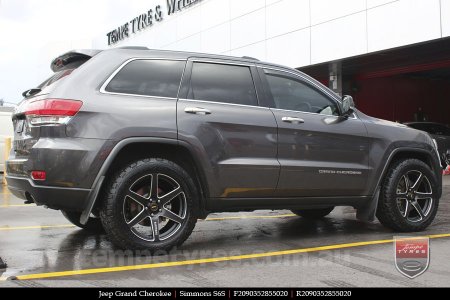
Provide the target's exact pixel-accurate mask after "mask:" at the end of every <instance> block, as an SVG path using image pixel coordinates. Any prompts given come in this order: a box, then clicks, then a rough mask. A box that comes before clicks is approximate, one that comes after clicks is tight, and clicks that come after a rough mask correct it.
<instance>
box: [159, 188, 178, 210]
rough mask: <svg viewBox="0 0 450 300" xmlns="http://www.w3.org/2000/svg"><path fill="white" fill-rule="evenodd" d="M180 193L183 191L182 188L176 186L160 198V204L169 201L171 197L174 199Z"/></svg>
mask: <svg viewBox="0 0 450 300" xmlns="http://www.w3.org/2000/svg"><path fill="white" fill-rule="evenodd" d="M182 193H183V189H182V188H181V187H177V188H176V189H174V190H173V191H171V192H170V193H168V194H166V195H164V196H162V197H161V198H160V201H161V205H163V206H164V205H166V204H167V203H169V202H170V201H172V200H173V199H175V198H176V197H178V196H179V195H181V194H182Z"/></svg>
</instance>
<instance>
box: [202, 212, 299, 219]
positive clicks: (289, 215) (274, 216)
mask: <svg viewBox="0 0 450 300" xmlns="http://www.w3.org/2000/svg"><path fill="white" fill-rule="evenodd" d="M290 217H297V215H294V214H287V215H273V216H237V217H223V218H208V219H206V220H205V221H226V220H245V219H278V218H290Z"/></svg>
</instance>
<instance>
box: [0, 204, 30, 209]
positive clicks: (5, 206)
mask: <svg viewBox="0 0 450 300" xmlns="http://www.w3.org/2000/svg"><path fill="white" fill-rule="evenodd" d="M10 207H36V204H5V205H0V208H10Z"/></svg>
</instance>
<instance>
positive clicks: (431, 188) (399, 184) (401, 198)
mask: <svg viewBox="0 0 450 300" xmlns="http://www.w3.org/2000/svg"><path fill="white" fill-rule="evenodd" d="M437 187H438V184H437V180H436V177H435V175H434V173H433V172H432V171H431V169H430V167H429V166H428V165H426V164H425V163H424V162H422V161H420V160H417V159H406V160H402V161H398V162H396V163H394V165H393V166H392V167H391V169H390V170H389V172H388V174H387V176H386V178H385V179H384V182H383V185H382V188H381V193H380V199H379V203H378V209H377V218H378V220H379V221H380V222H381V224H383V225H384V226H386V227H388V228H391V229H393V230H395V231H400V232H419V231H422V230H425V229H426V228H427V227H428V226H430V224H431V223H432V222H433V220H434V218H435V217H436V213H437V211H438V207H439V199H438V198H437Z"/></svg>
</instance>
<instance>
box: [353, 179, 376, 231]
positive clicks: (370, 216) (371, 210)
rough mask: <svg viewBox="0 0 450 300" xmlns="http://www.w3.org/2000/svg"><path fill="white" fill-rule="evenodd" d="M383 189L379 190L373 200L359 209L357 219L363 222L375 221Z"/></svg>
mask: <svg viewBox="0 0 450 300" xmlns="http://www.w3.org/2000/svg"><path fill="white" fill-rule="evenodd" d="M380 191H381V187H378V188H377V191H376V193H375V195H374V196H373V198H372V199H371V200H370V201H369V202H367V203H366V204H365V205H364V206H362V207H360V208H358V210H357V213H356V218H357V219H358V220H360V221H363V222H373V221H375V216H376V213H377V208H378V200H379V198H380Z"/></svg>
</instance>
